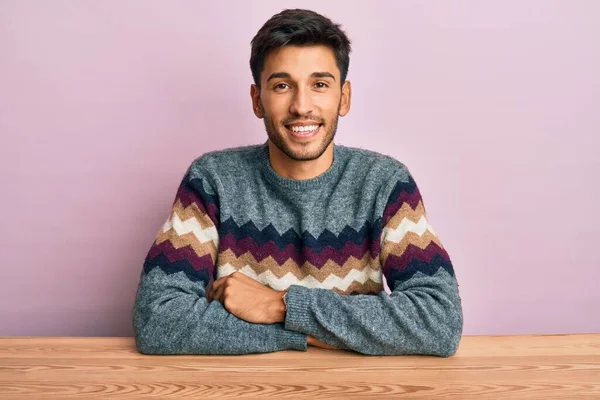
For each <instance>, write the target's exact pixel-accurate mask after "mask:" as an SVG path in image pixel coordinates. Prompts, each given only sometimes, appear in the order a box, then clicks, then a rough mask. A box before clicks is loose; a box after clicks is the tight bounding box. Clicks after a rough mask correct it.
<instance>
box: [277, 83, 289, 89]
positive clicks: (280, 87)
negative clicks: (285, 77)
mask: <svg viewBox="0 0 600 400" xmlns="http://www.w3.org/2000/svg"><path fill="white" fill-rule="evenodd" d="M288 87H289V86H288V84H287V83H278V84H277V85H275V89H280V90H283V89H287V88H288Z"/></svg>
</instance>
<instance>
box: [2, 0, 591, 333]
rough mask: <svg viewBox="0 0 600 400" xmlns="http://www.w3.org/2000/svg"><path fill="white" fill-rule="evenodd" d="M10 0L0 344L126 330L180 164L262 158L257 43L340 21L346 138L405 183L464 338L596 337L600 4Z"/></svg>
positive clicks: (5, 16)
mask: <svg viewBox="0 0 600 400" xmlns="http://www.w3.org/2000/svg"><path fill="white" fill-rule="evenodd" d="M371 3H374V2H370V3H362V4H361V5H359V4H356V5H354V6H351V7H348V6H347V4H348V3H347V1H343V0H340V1H329V2H323V1H302V2H300V1H295V2H292V1H281V0H274V1H261V2H247V1H237V2H232V1H219V2H214V1H211V2H208V1H206V2H202V1H170V2H165V1H141V0H140V1H57V0H54V1H52V2H50V1H42V0H40V1H24V0H14V1H7V0H3V1H2V2H1V3H0V133H1V145H0V188H1V189H0V190H1V196H0V221H1V224H2V227H1V228H0V239H1V240H0V246H1V247H0V252H1V253H0V254H2V265H1V279H0V335H98V336H102V335H131V334H132V328H131V309H132V305H133V300H134V295H135V290H136V287H137V283H138V278H139V274H140V271H141V267H142V261H143V259H144V257H145V255H146V252H147V251H148V249H149V248H150V245H151V244H152V241H153V240H154V237H155V235H156V233H157V232H158V229H159V228H160V226H161V225H162V223H163V222H164V221H165V219H166V218H167V215H168V213H169V208H170V206H171V202H172V200H173V196H174V194H175V189H176V187H177V184H178V183H179V180H180V179H181V177H182V175H183V173H184V171H185V168H186V167H187V166H188V165H189V163H190V162H191V161H192V160H193V158H195V157H196V156H198V155H200V154H202V153H203V152H206V151H209V150H215V149H219V148H224V147H230V146H237V145H244V144H251V143H259V142H263V141H264V140H265V139H266V134H265V133H264V128H263V125H262V121H260V120H258V119H256V118H255V117H254V116H253V114H252V110H251V102H250V96H249V86H250V83H251V75H250V70H249V67H248V59H249V52H250V45H249V43H250V40H251V38H252V36H253V35H254V34H255V33H256V31H257V30H258V29H259V28H260V26H261V25H262V24H263V23H264V22H265V21H266V20H267V19H268V18H269V17H270V16H271V15H272V14H274V13H276V12H279V11H280V10H281V9H282V8H285V7H302V8H313V9H314V10H316V11H319V12H322V13H324V14H326V15H328V16H330V17H331V18H333V19H334V20H335V21H338V22H340V23H342V24H343V26H344V28H345V29H346V30H347V32H348V34H349V36H350V38H351V40H352V41H353V48H354V52H353V54H352V57H351V69H350V74H349V79H350V80H351V81H352V83H353V89H354V98H353V108H352V110H351V112H350V114H349V115H348V116H347V117H346V118H344V119H342V120H341V121H340V128H339V131H338V137H337V138H338V139H337V140H338V143H340V144H346V145H351V146H360V147H366V148H370V149H373V150H377V151H381V152H384V153H387V154H390V155H393V156H395V157H397V158H399V159H400V160H401V161H403V162H404V163H405V164H406V165H407V166H408V167H409V168H410V170H411V171H412V173H413V175H414V176H415V178H416V180H417V182H418V184H419V185H420V188H421V192H422V194H423V196H424V198H425V202H426V206H427V208H428V211H429V215H430V221H431V223H432V224H433V226H434V227H435V229H436V231H437V232H438V234H439V236H440V238H441V239H442V242H443V243H444V244H445V246H446V248H447V249H448V250H449V252H450V254H451V256H452V258H453V261H454V265H455V269H456V273H457V277H458V279H459V284H460V290H461V296H462V298H463V306H464V312H465V330H464V333H465V334H521V333H522V334H526V333H559V332H564V333H568V332H600V318H599V317H598V315H599V312H598V309H600V294H599V293H600V290H599V289H600V251H598V247H599V244H598V242H599V241H600V224H599V222H600V209H599V207H598V196H599V194H600V193H599V186H600V185H599V181H600V178H599V177H598V175H599V173H600V161H599V157H598V153H599V147H600V139H599V136H598V135H599V134H600V129H599V128H600V72H599V71H600V44H599V40H598V38H600V28H599V26H600V25H598V21H600V2H598V1H594V0H589V1H567V0H564V1H547V0H543V1H542V0H540V1H517V0H514V1H495V2H492V1H487V2H480V1H452V2H448V1H428V2H421V1H418V2H417V1H402V2H396V1H387V2H384V1H380V2H377V7H373V6H369V5H368V4H371Z"/></svg>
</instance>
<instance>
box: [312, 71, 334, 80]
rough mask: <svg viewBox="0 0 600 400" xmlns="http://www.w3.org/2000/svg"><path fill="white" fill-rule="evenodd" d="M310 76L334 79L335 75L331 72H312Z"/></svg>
mask: <svg viewBox="0 0 600 400" xmlns="http://www.w3.org/2000/svg"><path fill="white" fill-rule="evenodd" d="M311 76H312V77H313V78H331V79H333V80H334V81H335V76H333V74H332V73H331V72H313V73H312V75H311Z"/></svg>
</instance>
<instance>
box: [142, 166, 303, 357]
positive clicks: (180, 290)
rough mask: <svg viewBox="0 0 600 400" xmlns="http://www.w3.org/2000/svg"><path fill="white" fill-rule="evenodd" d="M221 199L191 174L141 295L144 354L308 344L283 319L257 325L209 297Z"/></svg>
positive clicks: (151, 256) (149, 263) (148, 266)
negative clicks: (207, 290)
mask: <svg viewBox="0 0 600 400" xmlns="http://www.w3.org/2000/svg"><path fill="white" fill-rule="evenodd" d="M218 214H219V205H218V197H217V196H216V194H215V193H214V192H213V191H212V190H211V189H210V185H209V184H208V181H207V180H206V179H202V178H192V174H191V173H190V170H188V172H187V173H186V175H185V177H184V179H183V181H182V183H181V185H180V186H179V189H178V191H177V195H176V198H175V201H174V203H173V207H172V210H171V213H170V216H169V218H168V220H167V221H166V222H165V224H164V225H163V227H162V229H161V230H160V232H159V233H158V235H157V237H156V240H155V242H154V243H153V245H152V247H151V248H150V250H149V252H148V254H147V256H146V259H145V262H144V266H143V269H142V272H141V277H140V282H139V285H138V290H137V294H136V299H135V304H134V311H133V325H134V332H135V340H136V345H137V348H138V350H139V351H140V352H141V353H144V354H250V353H265V352H273V351H279V350H287V349H295V350H306V348H307V345H306V335H305V334H302V333H298V332H291V331H287V330H285V329H284V327H283V324H282V323H278V324H268V325H267V324H253V323H249V322H246V321H244V320H241V319H238V318H237V317H236V316H234V315H233V314H231V313H229V312H228V311H227V310H226V309H225V308H224V307H223V306H222V304H221V303H220V302H219V301H212V302H210V303H209V302H208V300H207V299H206V296H205V288H206V287H207V286H208V284H209V283H210V282H211V281H212V280H213V279H214V270H215V264H216V258H217V253H218V246H219V235H218V227H219V217H218Z"/></svg>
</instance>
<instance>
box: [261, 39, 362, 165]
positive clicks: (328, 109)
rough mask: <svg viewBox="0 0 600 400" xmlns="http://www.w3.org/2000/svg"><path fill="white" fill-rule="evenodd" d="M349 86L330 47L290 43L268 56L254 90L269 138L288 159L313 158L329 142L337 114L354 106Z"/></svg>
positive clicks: (317, 156) (334, 127)
mask: <svg viewBox="0 0 600 400" xmlns="http://www.w3.org/2000/svg"><path fill="white" fill-rule="evenodd" d="M350 91H351V89H350V82H345V83H344V85H343V86H340V70H339V69H338V67H337V64H336V61H335V56H334V53H333V51H332V50H331V49H330V48H329V47H326V46H302V47H299V46H286V47H283V48H281V49H279V50H277V51H273V52H271V53H270V54H269V55H268V56H267V57H266V59H265V64H264V68H263V71H262V73H261V84H260V88H258V87H256V86H255V85H252V90H251V95H252V102H253V106H254V113H255V114H256V116H257V117H259V118H263V119H264V123H265V128H266V130H267V135H268V136H269V139H270V141H271V142H272V143H273V144H274V145H275V146H276V147H277V148H278V149H279V150H280V151H281V152H282V153H283V154H285V155H286V156H287V157H289V158H290V159H292V160H295V161H309V160H314V159H317V158H319V157H320V156H321V155H322V154H323V153H324V152H325V151H326V150H327V148H328V147H329V146H330V145H331V143H332V141H333V138H334V136H335V132H336V130H337V121H338V118H339V116H344V115H346V114H347V113H348V111H349V109H350V94H351V93H350Z"/></svg>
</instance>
